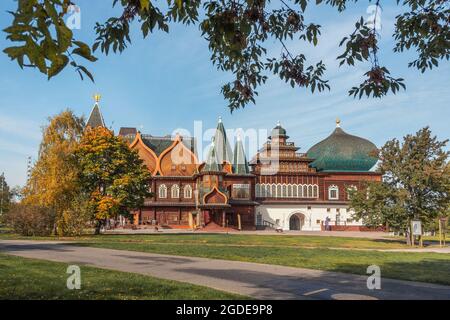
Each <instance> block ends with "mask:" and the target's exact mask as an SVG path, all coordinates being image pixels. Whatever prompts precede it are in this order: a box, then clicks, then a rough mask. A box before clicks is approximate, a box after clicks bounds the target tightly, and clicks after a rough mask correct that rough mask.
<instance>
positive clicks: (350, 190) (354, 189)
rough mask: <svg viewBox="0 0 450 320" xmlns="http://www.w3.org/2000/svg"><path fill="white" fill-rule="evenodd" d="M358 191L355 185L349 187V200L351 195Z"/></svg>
mask: <svg viewBox="0 0 450 320" xmlns="http://www.w3.org/2000/svg"><path fill="white" fill-rule="evenodd" d="M356 190H358V188H357V187H356V186H354V185H351V186H348V187H347V200H351V193H352V192H355V191H356Z"/></svg>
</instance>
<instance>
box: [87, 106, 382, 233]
mask: <svg viewBox="0 0 450 320" xmlns="http://www.w3.org/2000/svg"><path fill="white" fill-rule="evenodd" d="M88 125H89V126H91V127H96V126H104V125H105V124H104V120H103V117H102V115H101V112H100V108H99V105H98V99H97V100H96V103H95V105H94V108H93V109H92V111H91V114H90V116H89V119H88ZM118 135H119V136H121V137H122V138H123V139H125V140H126V141H127V142H128V143H129V146H130V148H132V149H134V150H137V152H138V153H139V156H140V157H141V158H142V160H143V161H144V163H145V165H146V166H147V168H148V170H149V171H150V172H151V174H152V181H151V190H150V191H151V193H152V197H150V198H148V199H146V200H145V204H144V207H142V208H141V209H140V210H139V211H135V212H133V214H134V224H136V225H142V226H145V225H159V226H163V227H169V228H210V229H220V228H234V229H238V230H255V229H264V228H280V229H284V230H323V229H324V226H325V225H327V226H328V225H329V226H330V228H331V229H334V230H361V229H364V227H363V226H362V222H361V221H353V220H352V218H351V210H350V209H349V208H348V205H349V198H348V190H349V189H350V188H359V187H360V185H361V182H362V181H366V180H376V181H381V176H380V175H379V174H378V173H376V172H373V171H371V169H372V167H374V165H375V164H376V162H377V158H375V157H374V156H373V151H375V150H376V146H375V145H374V144H373V143H371V142H370V141H368V140H366V139H363V138H360V137H357V136H353V135H350V134H347V133H346V132H344V131H343V130H342V129H341V128H340V122H339V121H337V123H336V129H335V130H334V131H333V132H332V133H331V135H330V136H329V137H327V138H326V139H324V140H322V141H321V142H319V143H317V144H316V145H314V146H313V147H312V148H311V149H309V150H308V151H307V152H306V153H299V152H298V150H299V148H298V147H297V146H295V144H294V142H291V141H289V140H288V139H289V137H288V136H287V133H286V130H285V129H284V128H283V127H282V126H281V124H280V123H278V124H277V126H276V127H275V128H274V129H273V130H272V132H271V135H270V136H269V137H268V141H267V142H266V143H265V144H264V145H263V147H262V148H261V149H260V150H259V151H258V152H257V154H256V155H255V156H254V157H253V158H252V159H251V161H250V162H248V161H247V157H246V154H245V151H244V145H243V142H242V141H241V140H240V139H239V138H237V139H236V142H235V143H234V148H233V149H232V148H231V143H230V141H229V140H228V138H227V134H226V130H225V127H224V125H223V123H222V121H221V120H220V119H219V122H218V124H217V128H216V131H215V135H214V138H213V140H212V143H211V145H210V147H209V151H208V155H207V157H206V159H205V161H199V159H198V155H197V149H196V141H195V139H194V138H192V137H182V136H180V135H176V136H175V137H172V136H170V135H168V136H162V137H157V136H153V135H150V134H143V133H141V132H140V131H138V130H137V129H136V128H130V127H122V128H120V130H119V133H118Z"/></svg>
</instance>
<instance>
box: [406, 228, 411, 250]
mask: <svg viewBox="0 0 450 320" xmlns="http://www.w3.org/2000/svg"><path fill="white" fill-rule="evenodd" d="M405 235H406V245H408V246H412V243H411V235H410V233H409V228H407V229H406V231H405Z"/></svg>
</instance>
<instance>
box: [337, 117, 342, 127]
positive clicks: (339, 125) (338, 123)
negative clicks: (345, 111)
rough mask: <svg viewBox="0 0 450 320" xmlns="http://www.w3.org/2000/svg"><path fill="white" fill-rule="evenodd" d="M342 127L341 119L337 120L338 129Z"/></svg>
mask: <svg viewBox="0 0 450 320" xmlns="http://www.w3.org/2000/svg"><path fill="white" fill-rule="evenodd" d="M340 127H341V119H339V118H336V128H340Z"/></svg>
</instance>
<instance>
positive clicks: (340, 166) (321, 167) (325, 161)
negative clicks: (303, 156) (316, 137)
mask: <svg viewBox="0 0 450 320" xmlns="http://www.w3.org/2000/svg"><path fill="white" fill-rule="evenodd" d="M376 150H377V147H376V146H375V145H374V144H373V143H372V142H370V141H369V140H366V139H363V138H360V137H357V136H353V135H351V134H348V133H346V132H345V131H344V130H342V129H341V128H340V127H339V123H338V127H337V128H336V129H335V130H334V131H333V133H332V134H331V135H330V136H328V138H326V139H325V140H322V141H320V142H319V143H317V144H315V145H314V146H312V147H311V148H310V149H309V150H308V152H307V154H308V157H309V158H311V159H315V160H314V162H312V163H311V166H312V167H314V168H316V169H317V170H318V171H369V170H370V169H371V168H372V167H373V166H374V165H375V164H376V163H377V160H378V159H377V158H376V156H374V152H376Z"/></svg>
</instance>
